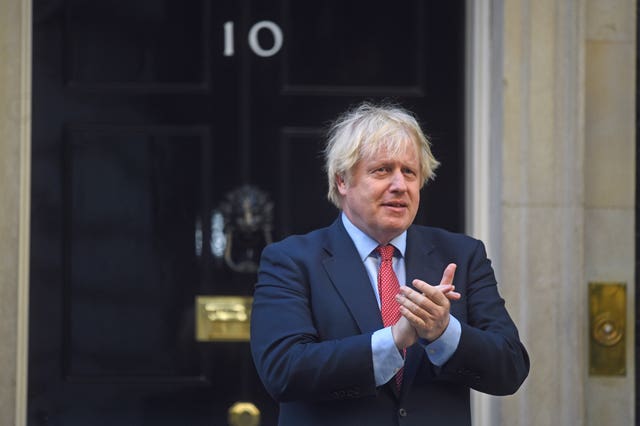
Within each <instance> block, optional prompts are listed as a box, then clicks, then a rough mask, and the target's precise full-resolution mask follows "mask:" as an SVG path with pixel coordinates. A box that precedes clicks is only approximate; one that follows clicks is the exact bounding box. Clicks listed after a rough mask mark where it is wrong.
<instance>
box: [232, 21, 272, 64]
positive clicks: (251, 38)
mask: <svg viewBox="0 0 640 426" xmlns="http://www.w3.org/2000/svg"><path fill="white" fill-rule="evenodd" d="M263 29H264V30H268V31H271V35H272V36H273V46H271V48H270V49H264V48H263V47H262V46H260V42H259V41H258V33H259V32H260V30H263ZM247 39H248V40H247V41H248V42H249V47H250V48H251V50H253V53H255V54H256V55H258V56H262V57H263V58H268V57H269V56H273V55H275V54H276V53H278V52H279V51H280V49H281V48H282V41H283V36H282V30H281V29H280V27H279V26H278V24H276V23H275V22H272V21H260V22H256V23H255V24H253V26H252V27H251V29H250V30H249V35H248V37H247ZM234 54H235V47H234V36H233V21H228V22H225V23H224V56H233V55H234Z"/></svg>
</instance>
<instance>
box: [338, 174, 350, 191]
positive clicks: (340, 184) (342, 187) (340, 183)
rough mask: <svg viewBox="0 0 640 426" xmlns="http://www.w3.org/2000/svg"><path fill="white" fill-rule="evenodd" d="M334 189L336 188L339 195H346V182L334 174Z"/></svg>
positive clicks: (340, 176)
mask: <svg viewBox="0 0 640 426" xmlns="http://www.w3.org/2000/svg"><path fill="white" fill-rule="evenodd" d="M336 188H338V192H340V195H345V194H346V193H347V182H346V181H345V178H344V175H341V174H338V173H336Z"/></svg>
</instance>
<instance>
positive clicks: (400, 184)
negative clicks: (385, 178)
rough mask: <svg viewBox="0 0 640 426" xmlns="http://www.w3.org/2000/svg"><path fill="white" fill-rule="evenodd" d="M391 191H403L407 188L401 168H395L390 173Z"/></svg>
mask: <svg viewBox="0 0 640 426" xmlns="http://www.w3.org/2000/svg"><path fill="white" fill-rule="evenodd" d="M389 190H390V191H391V192H405V191H406V190H407V182H406V178H405V176H404V173H402V170H401V169H399V168H398V169H395V170H394V171H393V174H392V175H391V185H390V187H389Z"/></svg>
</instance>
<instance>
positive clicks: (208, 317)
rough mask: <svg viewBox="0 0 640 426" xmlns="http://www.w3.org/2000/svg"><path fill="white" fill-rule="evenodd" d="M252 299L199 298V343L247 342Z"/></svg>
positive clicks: (197, 306) (236, 297)
mask: <svg viewBox="0 0 640 426" xmlns="http://www.w3.org/2000/svg"><path fill="white" fill-rule="evenodd" d="M252 303H253V298H252V297H244V296H197V297H196V309H195V311H196V340H197V341H198V342H247V341H249V321H250V318H251V304H252Z"/></svg>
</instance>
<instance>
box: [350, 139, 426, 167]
mask: <svg viewBox="0 0 640 426" xmlns="http://www.w3.org/2000/svg"><path fill="white" fill-rule="evenodd" d="M360 157H361V160H362V161H366V162H372V161H401V162H406V163H412V164H417V163H419V161H420V158H419V156H418V147H417V146H416V143H415V141H413V140H412V139H411V138H409V137H405V138H402V139H397V140H390V141H380V142H377V143H369V144H367V145H365V146H363V149H362V152H361V156H360Z"/></svg>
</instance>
